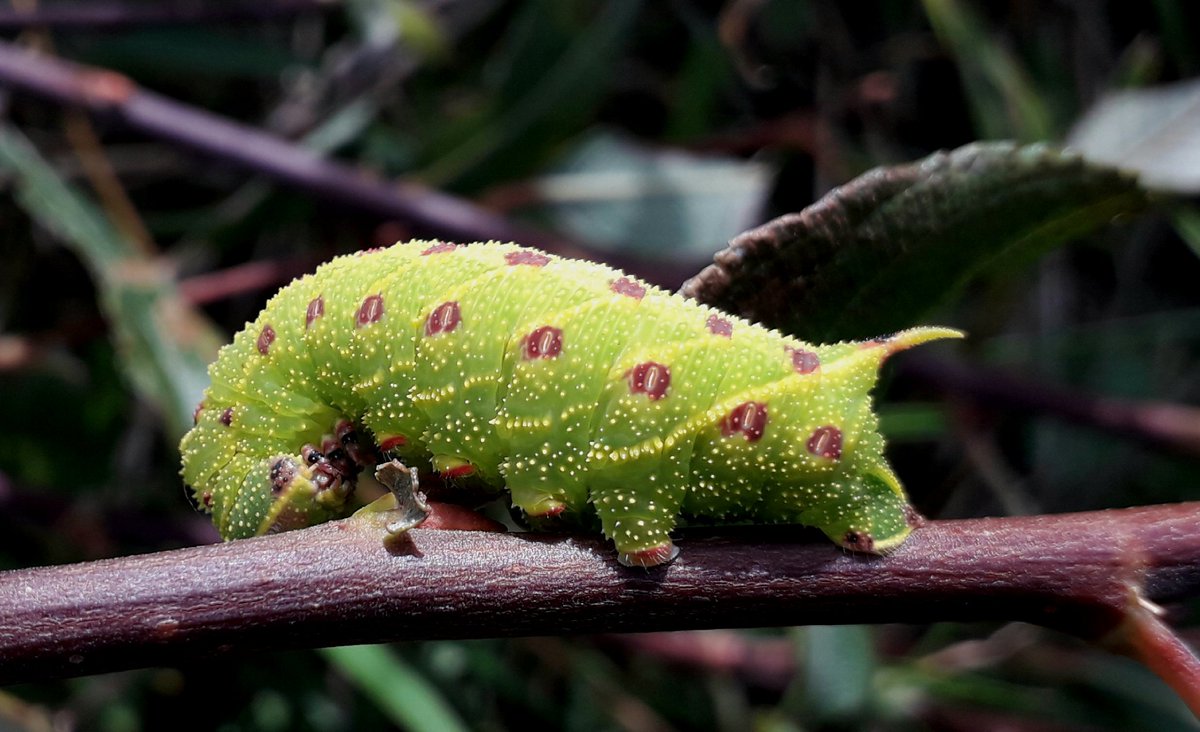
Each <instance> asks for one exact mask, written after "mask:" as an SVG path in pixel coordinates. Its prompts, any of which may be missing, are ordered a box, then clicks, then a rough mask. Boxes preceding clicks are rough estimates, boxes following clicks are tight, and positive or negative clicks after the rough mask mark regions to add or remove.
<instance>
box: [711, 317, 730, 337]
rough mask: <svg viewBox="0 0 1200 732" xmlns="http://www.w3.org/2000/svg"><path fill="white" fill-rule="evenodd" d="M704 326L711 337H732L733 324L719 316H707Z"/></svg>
mask: <svg viewBox="0 0 1200 732" xmlns="http://www.w3.org/2000/svg"><path fill="white" fill-rule="evenodd" d="M705 325H706V326H708V332H709V333H712V334H713V335H719V336H722V337H724V338H732V337H733V323H731V322H729V321H728V320H726V319H725V318H722V317H721V316H719V315H710V316H708V322H707V323H705Z"/></svg>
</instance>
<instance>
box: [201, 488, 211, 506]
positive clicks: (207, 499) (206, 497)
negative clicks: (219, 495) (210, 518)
mask: <svg viewBox="0 0 1200 732" xmlns="http://www.w3.org/2000/svg"><path fill="white" fill-rule="evenodd" d="M212 502H213V495H212V491H204V492H203V493H201V494H200V503H201V504H202V505H203V506H204V507H205V508H207V509H212Z"/></svg>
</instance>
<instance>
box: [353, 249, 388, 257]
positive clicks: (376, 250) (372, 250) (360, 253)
mask: <svg viewBox="0 0 1200 732" xmlns="http://www.w3.org/2000/svg"><path fill="white" fill-rule="evenodd" d="M384 249H387V247H371V248H370V249H359V250H358V251H357V252H355V253H354V254H355V256H359V257H361V256H363V255H364V254H374V253H375V252H382V251H383V250H384Z"/></svg>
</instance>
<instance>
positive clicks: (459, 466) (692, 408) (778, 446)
mask: <svg viewBox="0 0 1200 732" xmlns="http://www.w3.org/2000/svg"><path fill="white" fill-rule="evenodd" d="M958 336H960V334H959V333H958V332H957V331H954V330H949V329H945V328H914V329H911V330H906V331H903V332H900V333H896V334H893V335H891V336H888V337H884V338H879V339H876V340H872V341H867V342H862V343H838V344H835V345H827V346H812V345H809V344H806V343H803V342H801V341H799V340H796V339H793V338H788V337H785V336H782V335H780V334H779V333H776V332H774V331H771V330H768V329H766V328H763V327H761V326H757V325H753V324H751V323H748V322H746V321H744V320H741V319H738V318H735V317H731V316H729V315H725V314H723V313H721V312H718V311H716V310H712V309H710V308H706V307H703V306H699V305H696V304H695V303H692V302H689V301H687V300H684V299H683V298H680V297H678V296H675V295H671V294H668V293H666V292H663V291H661V290H658V289H656V288H653V287H650V286H648V285H646V284H644V283H642V282H640V281H638V280H636V279H634V278H632V277H627V276H625V275H623V274H622V273H620V272H618V271H615V270H613V269H609V268H607V267H604V266H601V265H598V264H593V263H589V262H582V261H574V260H568V259H562V258H559V257H555V256H551V255H548V254H544V253H542V252H539V251H536V250H533V249H526V248H522V247H519V246H516V245H513V244H498V243H494V242H493V243H487V244H470V245H457V244H450V243H445V242H429V241H414V242H409V243H406V244H397V245H396V246H393V247H389V248H386V249H381V250H374V251H370V252H362V253H359V254H356V255H350V256H345V257H339V258H337V259H335V260H333V261H331V262H329V263H327V264H325V265H324V266H322V267H320V268H319V269H318V270H317V271H316V272H315V273H314V274H312V275H308V276H305V277H303V278H301V279H299V280H297V281H295V282H293V283H291V284H290V285H288V286H287V287H285V288H283V289H282V290H281V291H280V292H279V293H278V294H276V295H275V297H273V298H272V299H271V301H270V302H269V303H268V304H267V306H266V308H265V309H264V310H263V312H262V313H261V314H260V315H259V316H258V319H257V320H256V321H255V322H254V323H251V324H248V325H247V327H246V328H245V329H244V330H242V331H241V332H240V333H238V334H237V336H236V337H235V338H234V341H233V343H232V344H231V345H229V346H226V347H225V348H224V349H222V351H221V354H220V357H219V358H218V359H217V361H216V363H214V364H213V365H212V367H211V368H210V370H209V372H210V375H211V377H212V385H211V386H210V387H209V389H208V390H207V392H206V393H205V397H204V401H203V402H202V403H201V406H200V407H198V408H197V412H196V425H195V427H194V428H193V429H192V430H191V431H190V432H189V433H188V434H187V435H186V436H185V437H184V438H183V443H182V445H181V451H182V453H183V476H184V479H185V480H186V482H187V483H188V484H189V485H190V486H192V489H193V491H194V494H195V497H196V500H197V502H198V504H199V505H200V506H201V507H202V508H203V509H204V510H206V511H211V512H212V514H213V518H214V521H215V523H216V524H217V527H218V529H219V530H220V532H221V535H222V536H223V537H225V538H226V539H234V538H241V537H248V536H253V535H256V534H263V533H267V532H271V531H282V530H288V529H294V528H300V527H304V526H309V525H311V524H314V523H318V522H321V521H326V520H329V519H332V518H337V517H341V516H344V515H346V514H347V513H349V511H350V510H351V509H352V508H353V501H351V500H350V498H351V494H352V492H353V489H354V483H355V477H356V476H357V474H358V472H359V471H360V469H361V468H362V467H366V466H369V465H373V464H374V462H376V461H377V460H379V457H380V454H381V453H382V454H383V455H390V456H395V457H398V458H401V459H404V460H406V461H409V460H418V461H419V460H428V459H430V458H431V459H432V466H433V468H434V469H435V470H437V471H438V472H440V473H442V474H443V476H450V477H452V478H454V477H460V476H465V475H473V476H475V477H476V478H477V479H478V480H480V481H482V482H483V483H484V484H486V485H489V486H492V487H494V488H495V489H496V490H499V489H500V488H501V487H503V488H507V490H508V491H509V492H510V494H511V498H512V503H513V505H514V506H516V507H518V508H520V509H521V510H523V511H524V513H525V514H526V516H528V517H530V518H531V519H535V520H539V521H546V520H554V521H559V520H566V521H571V520H574V521H576V522H580V521H586V520H588V519H589V518H594V517H598V518H599V522H600V524H601V526H602V527H603V530H604V534H605V535H606V536H607V537H609V538H610V539H611V540H612V541H613V543H614V544H615V546H616V549H617V551H618V556H619V558H620V561H621V562H622V563H624V564H627V565H638V566H653V565H657V564H662V563H664V562H668V561H670V560H671V559H673V558H674V557H675V556H676V554H677V550H676V549H675V547H674V545H673V544H672V542H671V538H670V532H671V530H672V529H673V528H674V526H675V524H676V521H677V519H678V518H679V516H680V514H683V515H685V516H692V517H702V518H705V519H713V520H722V521H756V522H792V523H800V524H806V525H810V526H816V527H818V528H820V529H821V530H822V531H824V532H825V533H826V534H827V535H829V537H830V538H831V539H832V540H833V541H834V542H836V543H837V544H839V545H841V546H843V547H845V548H847V549H851V550H855V551H864V552H875V553H882V552H885V551H887V550H889V549H892V548H894V547H896V546H898V545H899V544H900V543H901V542H902V541H903V540H904V539H905V537H906V536H907V535H908V534H909V532H910V530H911V524H912V523H913V522H914V520H915V513H914V512H913V511H912V509H911V508H910V506H909V503H908V500H907V498H906V496H905V494H904V491H903V489H902V488H901V486H900V483H899V481H898V480H897V479H896V477H895V475H894V474H893V473H892V471H891V469H890V468H889V467H888V465H887V463H886V462H885V461H884V459H883V457H882V450H883V440H882V438H881V437H880V436H879V434H878V433H877V431H876V422H877V420H876V417H875V415H874V414H873V413H872V412H871V404H870V396H869V392H870V389H871V388H872V387H873V386H874V383H875V380H876V376H877V373H878V370H879V366H880V364H881V363H882V362H883V360H884V359H885V358H886V357H887V356H888V355H889V354H891V353H894V352H896V351H898V350H902V349H905V348H908V347H910V346H913V345H916V344H919V343H923V342H925V341H929V340H933V339H937V338H949V337H958ZM364 427H365V429H366V430H369V433H370V434H369V435H367V434H366V433H365V431H364V430H363V428H364ZM368 437H373V442H372V441H371V440H369V439H368Z"/></svg>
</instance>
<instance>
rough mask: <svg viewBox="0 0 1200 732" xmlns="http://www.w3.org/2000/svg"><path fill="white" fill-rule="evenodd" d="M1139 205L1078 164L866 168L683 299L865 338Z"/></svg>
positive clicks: (1076, 160) (824, 336)
mask: <svg viewBox="0 0 1200 732" xmlns="http://www.w3.org/2000/svg"><path fill="white" fill-rule="evenodd" d="M1147 205H1148V199H1147V194H1146V192H1145V191H1144V190H1143V189H1141V188H1140V187H1139V186H1138V183H1137V181H1136V179H1135V178H1134V177H1132V176H1130V175H1127V174H1124V173H1121V172H1120V171H1117V170H1114V169H1112V168H1108V167H1104V166H1099V165H1092V164H1089V163H1087V162H1085V161H1084V160H1083V159H1082V158H1081V157H1079V156H1078V155H1075V154H1071V153H1067V152H1064V151H1061V150H1058V149H1055V148H1052V147H1049V146H1044V145H1030V146H1025V147H1021V146H1017V145H1015V144H1013V143H1009V142H1001V143H975V144H971V145H967V146H965V147H961V148H959V149H957V150H954V151H951V152H939V153H935V154H933V155H931V156H929V157H928V158H925V159H923V160H919V161H916V162H914V163H908V164H905V165H897V166H890V167H882V168H876V169H875V170H872V171H869V172H867V173H865V174H863V175H861V176H859V177H858V178H856V179H855V180H853V181H851V182H850V183H848V184H846V185H844V186H842V187H841V188H838V189H835V190H833V191H831V192H830V193H828V194H827V195H826V196H825V197H823V198H822V199H821V200H820V201H817V202H816V203H815V204H813V205H812V206H809V207H808V208H806V209H805V210H804V211H802V212H800V213H798V214H789V215H787V216H783V217H781V218H778V219H775V220H774V221H771V222H768V223H766V224H764V225H763V226H760V227H759V228H757V229H753V230H751V231H748V232H746V233H745V234H742V235H741V236H739V237H737V238H736V239H734V240H733V241H732V242H730V244H729V247H728V248H726V249H725V250H723V251H721V252H718V253H717V255H716V257H715V258H714V260H715V263H714V264H713V265H710V266H709V267H707V268H706V269H705V270H704V271H702V272H701V273H700V274H699V275H697V276H696V277H693V278H692V279H691V280H689V281H688V282H686V283H684V286H683V288H682V289H681V290H680V292H681V293H682V294H684V295H685V296H687V297H691V298H694V299H696V300H699V301H700V302H704V303H707V304H709V305H713V306H716V307H719V308H722V309H724V310H726V311H727V312H731V313H735V314H737V315H742V316H744V317H746V318H749V319H750V320H755V321H759V322H762V323H766V324H768V325H771V326H774V327H778V328H780V329H782V330H785V331H787V332H790V333H794V334H797V335H799V336H801V337H803V338H806V339H810V340H814V341H833V340H840V339H850V338H870V337H874V336H877V335H879V334H882V333H890V332H892V331H895V330H899V329H901V328H905V327H908V326H910V325H913V324H915V323H917V322H919V321H920V320H921V319H922V317H923V316H925V315H926V314H927V313H929V312H930V311H931V310H932V309H933V308H934V307H936V306H937V305H939V304H941V303H943V302H945V301H947V300H948V299H950V298H951V297H953V296H954V295H956V294H957V293H958V292H959V291H960V290H961V289H962V288H963V286H964V285H965V284H966V283H967V282H969V281H970V280H971V279H972V278H973V277H976V276H978V275H979V274H981V273H983V272H984V271H986V270H988V269H991V268H997V267H998V266H1000V265H1005V266H1009V267H1011V266H1013V265H1014V264H1026V263H1027V262H1028V261H1029V260H1032V259H1033V258H1035V257H1037V256H1040V255H1042V254H1045V253H1046V252H1048V251H1050V250H1052V249H1053V248H1055V247H1056V246H1058V245H1060V244H1062V243H1064V242H1066V241H1068V240H1070V239H1071V238H1073V237H1076V236H1079V235H1081V234H1084V233H1086V232H1088V231H1091V230H1093V229H1096V228H1098V227H1100V226H1102V225H1104V224H1106V223H1108V222H1109V221H1111V220H1112V219H1113V218H1114V217H1116V216H1119V215H1122V214H1134V213H1137V212H1140V211H1141V210H1142V209H1144V208H1145V207H1146V206H1147Z"/></svg>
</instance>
